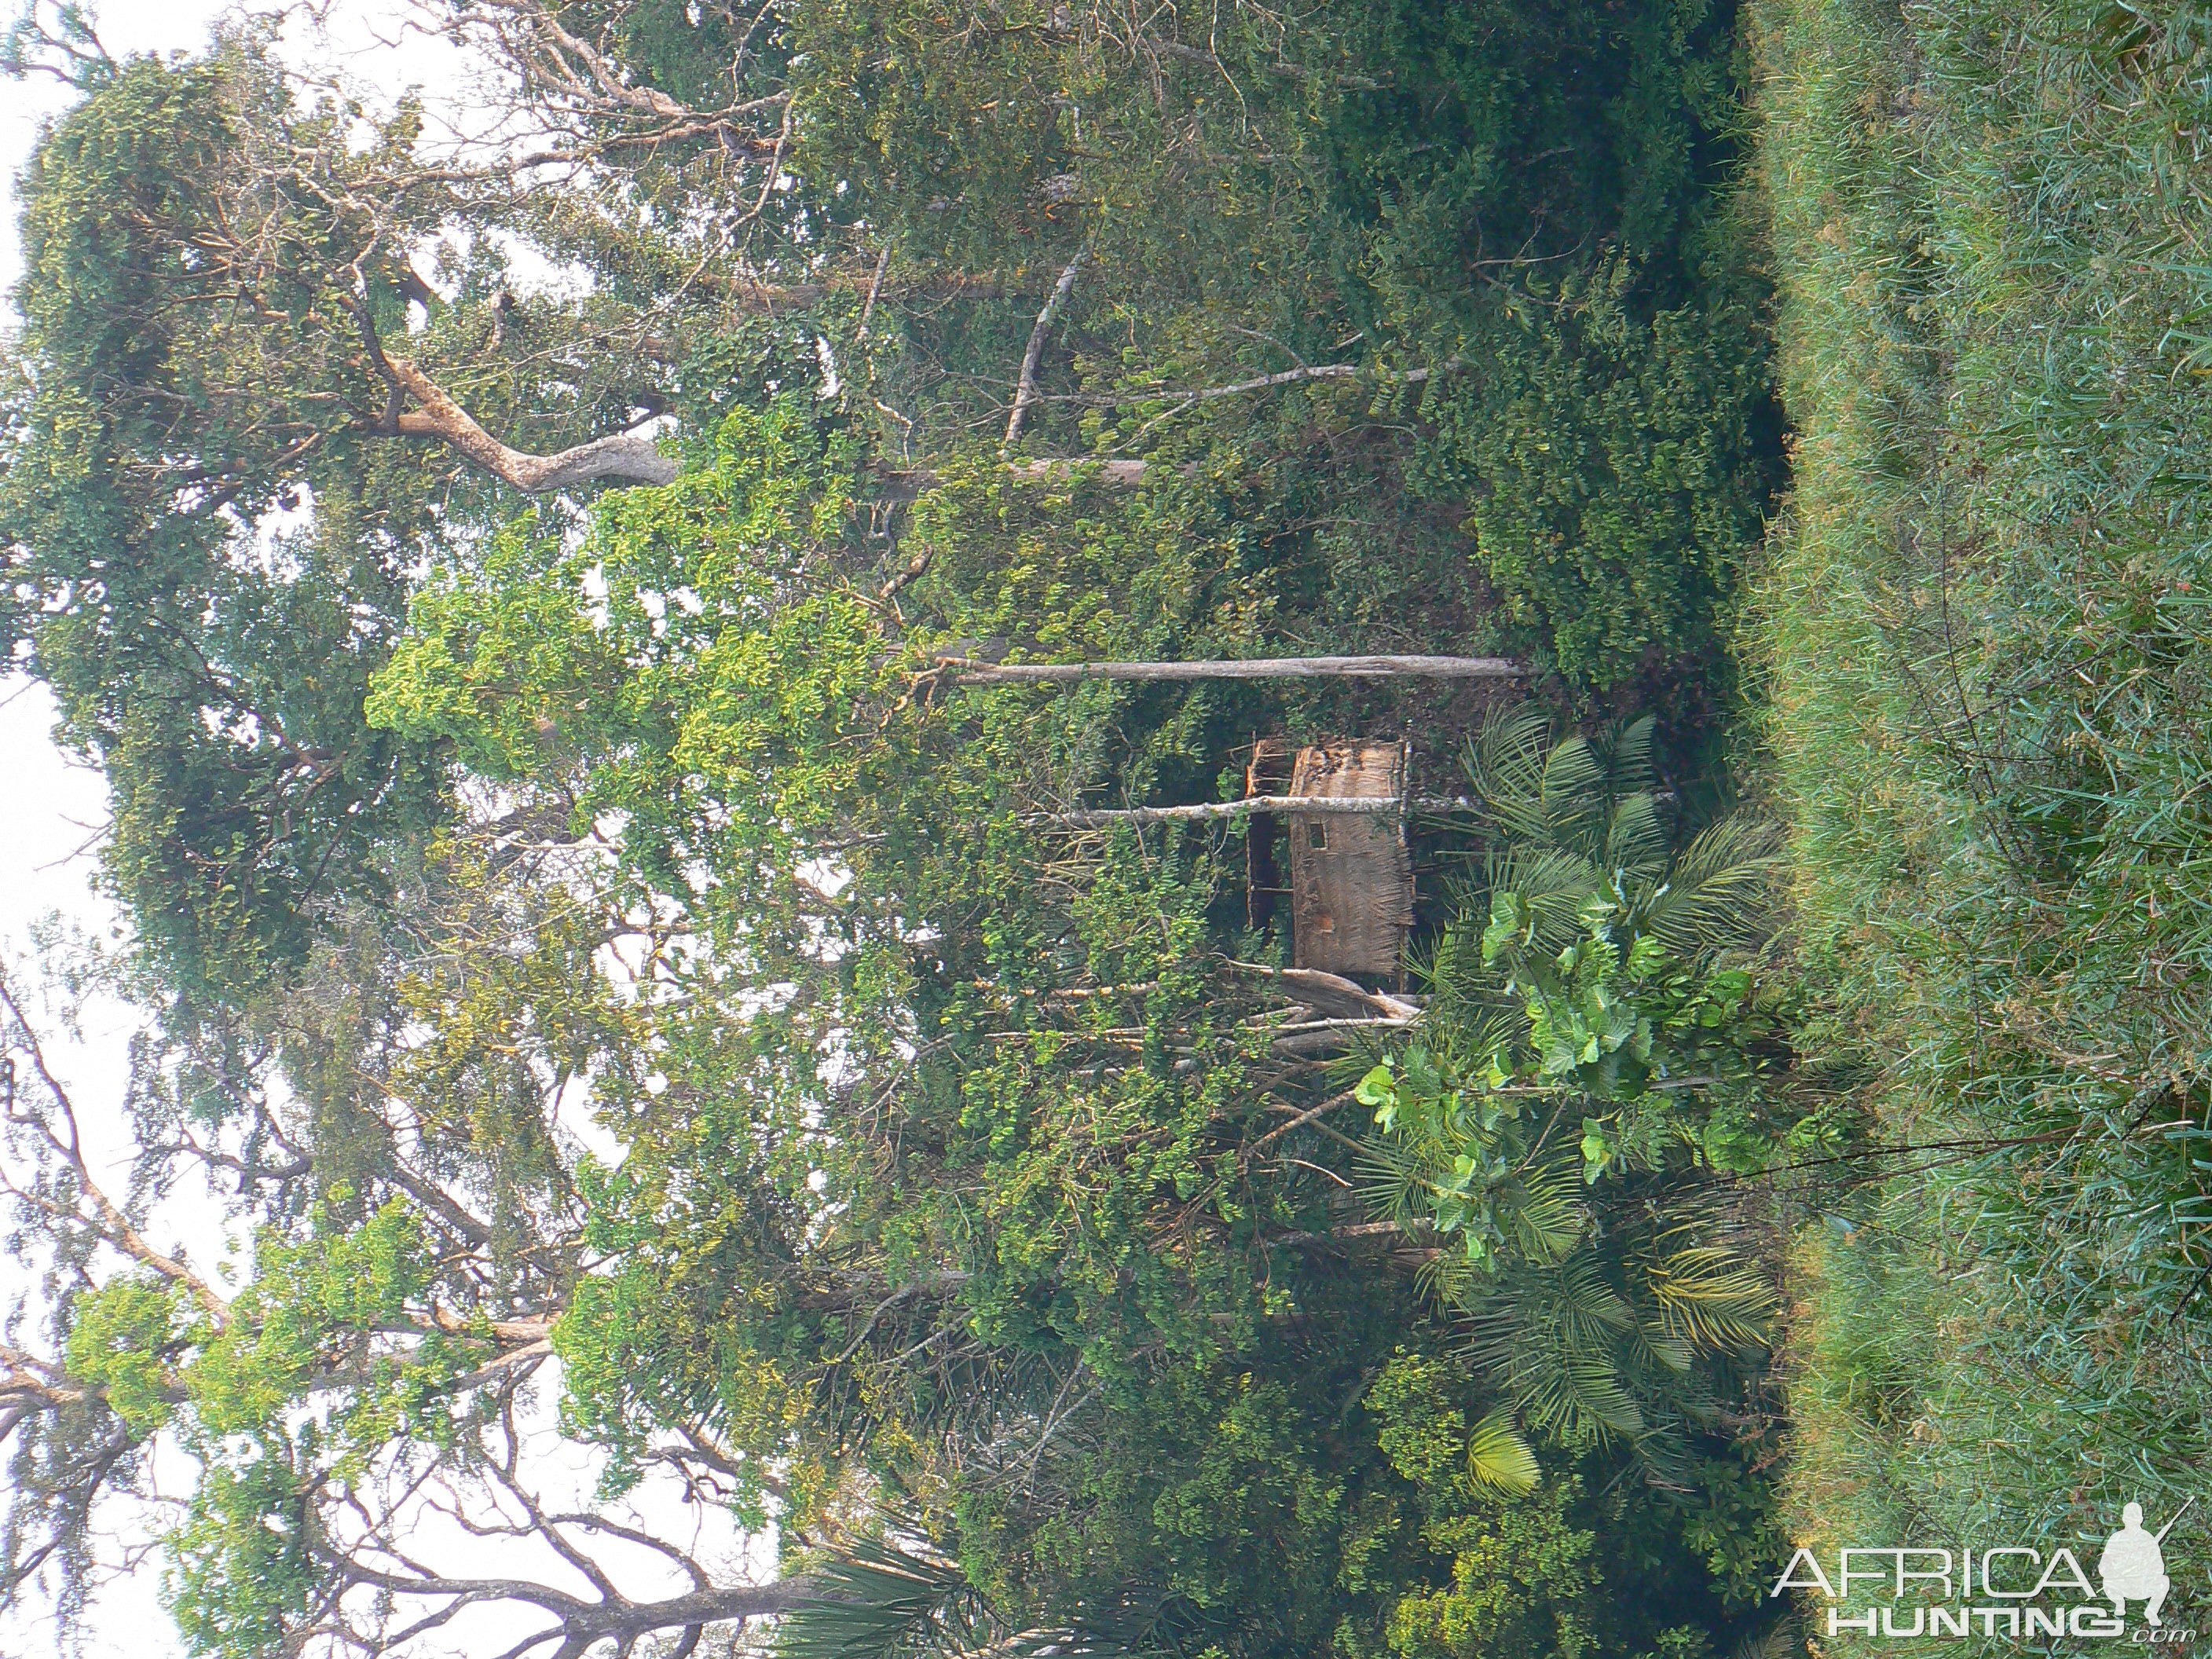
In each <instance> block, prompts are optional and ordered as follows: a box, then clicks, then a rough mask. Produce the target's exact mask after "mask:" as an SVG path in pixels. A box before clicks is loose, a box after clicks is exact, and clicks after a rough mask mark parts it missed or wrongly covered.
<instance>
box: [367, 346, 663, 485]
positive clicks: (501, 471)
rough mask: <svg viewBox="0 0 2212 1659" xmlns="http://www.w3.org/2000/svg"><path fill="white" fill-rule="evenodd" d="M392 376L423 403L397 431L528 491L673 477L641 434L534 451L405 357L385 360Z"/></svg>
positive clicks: (395, 425)
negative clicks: (509, 442) (502, 434)
mask: <svg viewBox="0 0 2212 1659" xmlns="http://www.w3.org/2000/svg"><path fill="white" fill-rule="evenodd" d="M386 362H388V363H389V364H390V366H391V372H392V380H393V381H394V382H395V383H396V384H398V386H401V387H402V388H404V390H405V392H407V394H408V395H409V396H410V397H411V398H414V399H415V401H416V403H417V404H421V405H422V407H421V408H420V409H416V410H406V411H405V412H404V413H402V414H400V415H398V416H396V417H395V418H394V419H393V420H392V423H391V424H392V430H394V431H397V432H398V433H399V434H400V435H403V436H405V437H410V438H435V439H437V440H438V441H440V442H441V443H443V444H446V445H447V446H448V447H451V448H453V449H455V450H458V451H459V453H461V454H463V455H465V456H466V457H467V458H468V459H470V460H471V461H474V462H475V463H476V464H477V465H478V466H480V467H482V468H483V469H484V471H487V472H489V473H490V474H491V475H492V476H493V477H495V478H498V479H500V480H501V482H503V483H509V484H512V485H513V486H514V488H515V489H520V490H522V491H524V492H525V493H526V494H529V495H541V494H543V493H544V492H545V491H546V490H549V489H568V488H570V487H571V486H573V485H575V484H580V483H591V482H592V481H593V480H595V479H599V478H635V479H637V480H639V481H640V482H641V483H649V484H665V483H671V482H672V481H673V480H674V478H675V477H676V472H677V467H676V463H675V462H674V461H671V460H670V459H668V458H667V457H666V456H665V455H663V454H662V453H660V452H659V450H658V449H656V448H655V447H653V440H652V439H651V438H650V437H648V436H647V435H645V434H643V433H641V432H621V433H617V434H615V435H612V436H611V437H605V438H594V439H592V441H590V442H589V443H581V444H577V445H575V446H574V447H571V448H568V449H564V450H562V451H560V452H559V453H556V454H552V455H530V454H526V453H523V452H522V451H521V450H519V449H510V448H508V447H507V446H506V445H505V444H503V443H501V442H500V441H499V440H498V439H496V438H495V437H493V436H492V435H491V434H490V433H489V432H487V431H485V430H484V429H483V428H482V427H481V426H478V425H477V422H476V420H475V418H474V417H473V416H471V415H470V414H469V412H468V411H467V410H465V409H463V408H462V407H461V406H460V405H459V404H457V403H455V402H454V401H453V398H450V397H448V396H447V394H446V392H445V389H444V388H443V387H441V386H439V385H438V384H437V383H436V382H435V380H431V379H430V377H429V376H428V375H427V374H423V373H422V370H420V369H419V368H416V366H415V365H414V364H413V363H412V362H410V361H408V359H406V358H404V357H392V358H388V359H386Z"/></svg>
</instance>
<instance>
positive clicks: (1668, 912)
mask: <svg viewBox="0 0 2212 1659" xmlns="http://www.w3.org/2000/svg"><path fill="white" fill-rule="evenodd" d="M1777 841H1778V837H1777V835H1776V831H1775V829H1774V827H1773V826H1772V825H1771V824H1767V823H1761V822H1759V820H1758V819H1755V818H1752V817H1747V816H1746V815H1744V814H1742V813H1731V814H1729V816H1728V817H1724V818H1723V819H1721V820H1720V821H1719V822H1718V823H1714V824H1711V825H1710V826H1709V827H1707V828H1706V829H1704V830H1702V831H1701V832H1699V835H1698V836H1697V837H1696V839H1695V840H1693V841H1692V842H1691V843H1690V844H1689V845H1688V846H1687V847H1686V848H1683V849H1682V851H1681V853H1680V854H1679V855H1678V856H1677V857H1676V858H1675V860H1674V864H1673V865H1672V866H1670V867H1669V868H1668V872H1667V879H1666V882H1665V883H1664V884H1663V885H1662V886H1661V887H1660V888H1659V889H1658V890H1657V891H1656V893H1654V894H1653V895H1652V896H1651V897H1650V899H1649V900H1648V901H1647V902H1644V904H1643V905H1642V906H1640V907H1639V911H1640V914H1639V915H1638V921H1639V924H1640V925H1641V926H1642V927H1644V929H1645V930H1646V931H1647V932H1649V933H1651V934H1652V935H1653V936H1654V937H1656V939H1658V940H1659V942H1660V943H1661V944H1662V945H1665V946H1666V947H1667V949H1668V951H1669V952H1670V953H1671V954H1673V955H1674V956H1677V957H1682V958H1683V959H1684V960H1686V961H1688V960H1694V959H1696V958H1698V957H1703V956H1708V955H1711V953H1712V952H1713V951H1721V950H1729V949H1741V948H1745V947H1747V946H1749V945H1753V944H1755V943H1756V942H1757V941H1758V939H1759V937H1760V935H1761V934H1762V933H1764V932H1765V924H1766V917H1767V913H1768V909H1769V905H1770V896H1769V895H1770V889H1771V883H1772V881H1773V878H1774V871H1775V868H1776V866H1777V864H1778V847H1777Z"/></svg>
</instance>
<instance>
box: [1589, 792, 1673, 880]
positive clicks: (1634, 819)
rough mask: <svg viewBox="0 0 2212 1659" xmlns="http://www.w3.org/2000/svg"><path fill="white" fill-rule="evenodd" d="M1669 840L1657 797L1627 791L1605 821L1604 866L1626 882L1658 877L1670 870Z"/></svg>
mask: <svg viewBox="0 0 2212 1659" xmlns="http://www.w3.org/2000/svg"><path fill="white" fill-rule="evenodd" d="M1667 842H1668V836H1667V826H1666V824H1665V823H1663V822H1662V819H1661V817H1660V815H1659V800H1658V797H1656V795H1653V794H1651V793H1648V792H1642V791H1639V792H1638V793H1635V794H1632V795H1624V796H1622V797H1621V798H1620V800H1619V801H1617V802H1615V803H1614V805H1613V817H1612V818H1611V819H1610V820H1609V821H1608V822H1607V825H1606V831H1605V852H1604V854H1603V858H1604V861H1605V867H1606V868H1607V870H1609V871H1613V872H1618V874H1617V876H1616V879H1618V880H1620V881H1621V882H1622V883H1623V884H1627V883H1629V882H1632V881H1656V880H1657V879H1658V878H1660V877H1661V876H1662V875H1664V874H1665V873H1666V871H1667Z"/></svg>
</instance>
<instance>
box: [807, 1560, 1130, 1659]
mask: <svg viewBox="0 0 2212 1659" xmlns="http://www.w3.org/2000/svg"><path fill="white" fill-rule="evenodd" d="M811 1577H813V1579H814V1581H815V1583H816V1585H817V1589H816V1592H815V1594H814V1595H811V1596H810V1597H809V1598H808V1599H807V1600H806V1601H803V1602H801V1603H800V1604H799V1606H797V1607H793V1609H792V1610H791V1611H790V1612H788V1613H785V1614H784V1615H783V1616H782V1617H781V1619H780V1620H778V1621H777V1624H776V1631H775V1653H776V1655H777V1656H778V1659H1045V1656H1048V1655H1050V1656H1054V1659H1148V1656H1151V1655H1152V1654H1154V1653H1155V1652H1156V1651H1157V1650H1156V1649H1155V1648H1154V1647H1153V1646H1152V1644H1150V1643H1149V1642H1148V1641H1146V1634H1148V1633H1149V1632H1140V1633H1139V1634H1137V1635H1136V1636H1135V1638H1134V1639H1133V1638H1132V1636H1131V1635H1130V1634H1129V1633H1128V1632H1127V1631H1126V1630H1125V1629H1124V1628H1123V1627H1124V1626H1128V1625H1129V1623H1130V1621H1129V1620H1128V1618H1127V1611H1126V1610H1125V1609H1110V1610H1107V1611H1108V1616H1107V1617H1105V1618H1103V1619H1100V1620H1091V1621H1079V1622H1075V1623H1072V1624H1064V1625H1050V1626H1026V1625H1022V1624H1019V1623H1017V1622H1015V1621H1013V1620H1008V1619H1006V1618H1004V1617H1003V1616H1001V1615H1000V1613H999V1611H998V1610H997V1609H996V1608H994V1607H992V1606H991V1604H990V1602H989V1601H987V1600H986V1599H985V1598H984V1596H983V1595H982V1593H981V1591H979V1590H977V1589H975V1587H974V1586H973V1585H972V1584H970V1583H969V1582H968V1577H967V1575H966V1573H965V1572H964V1571H962V1569H961V1568H960V1566H959V1565H958V1564H957V1562H953V1561H951V1560H948V1559H945V1558H944V1557H942V1556H940V1555H939V1554H937V1553H935V1552H934V1551H932V1550H929V1549H928V1548H927V1547H918V1548H917V1547H909V1546H908V1544H905V1543H901V1542H898V1541H894V1540H893V1539H891V1538H889V1537H882V1538H857V1539H854V1540H852V1541H849V1542H848V1544H847V1545H846V1546H845V1547H843V1548H842V1549H841V1550H839V1551H838V1553H836V1555H835V1556H834V1557H832V1558H831V1559H830V1560H829V1561H828V1562H827V1563H825V1564H823V1565H822V1566H820V1567H817V1569H815V1571H814V1572H813V1573H812V1575H811ZM1138 1622H1139V1623H1143V1624H1146V1625H1149V1624H1151V1623H1156V1622H1157V1620H1150V1621H1147V1620H1139V1621H1138Z"/></svg>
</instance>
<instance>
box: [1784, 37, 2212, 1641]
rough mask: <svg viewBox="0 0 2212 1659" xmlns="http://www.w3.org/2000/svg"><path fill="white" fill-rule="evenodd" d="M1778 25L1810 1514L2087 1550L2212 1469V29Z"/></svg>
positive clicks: (1868, 1533) (1789, 717)
mask: <svg viewBox="0 0 2212 1659" xmlns="http://www.w3.org/2000/svg"><path fill="white" fill-rule="evenodd" d="M1753 31H1754V36H1755V40H1756V46H1757V50H1758V52H1759V63H1760V77H1761V78H1760V88H1759V102H1760V111H1759V112H1760V115H1761V118H1762V122H1763V128H1762V133H1761V140H1760V149H1759V170H1760V182H1761V187H1762V191H1763V199H1764V201H1765V205H1766V209H1767V210H1768V212H1769V213H1770V214H1771V234H1772V242H1773V249H1774V258H1775V269H1776V274H1777V278H1778V283H1779V286H1780V289H1781V296H1780V301H1779V307H1780V311H1779V319H1778V329H1779V336H1780V352H1781V365H1782V374H1783V379H1784V398H1785V402H1786V404H1787V407H1788V410H1789V414H1790V421H1791V424H1792V426H1793V428H1795V431H1796V447H1795V452H1794V454H1793V458H1792V459H1793V464H1794V483H1793V489H1792V494H1791V496H1790V500H1789V502H1788V506H1787V510H1786V513H1785V514H1784V518H1783V520H1782V521H1781V522H1779V523H1778V525H1777V526H1775V528H1774V531H1773V532H1772V534H1771V550H1770V559H1771V565H1770V568H1769V569H1768V570H1767V571H1766V573H1765V577H1764V580H1763V586H1762V588H1761V592H1760V593H1759V599H1758V601H1757V605H1756V611H1755V614H1754V616H1753V619H1752V622H1751V623H1750V626H1749V629H1748V645H1749V652H1748V654H1749V655H1750V656H1751V657H1752V658H1753V660H1754V662H1755V665H1756V672H1757V675H1758V678H1759V682H1760V690H1761V692H1762V695H1763V699H1764V707H1765V715H1764V718H1765V737H1766V739H1767V744H1768V748H1769V751H1770V753H1771V759H1772V771H1773V783H1774V787H1775V788H1776V790H1777V792H1778V794H1779V796H1780V798H1781V800H1782V802H1783V804H1784V806H1785V807H1786V810H1787V813H1788V816H1789V818H1790V825H1791V851H1792V856H1793V862H1794V869H1795V872H1796V876H1795V880H1796V894H1795V897H1796V905H1797V915H1798V926H1799V929H1800V937H1799V939H1798V941H1797V943H1798V949H1799V952H1800V958H1801V961H1802V963H1803V964H1804V966H1805V968H1806V969H1807V971H1808V975H1810V977H1811V979H1812V981H1813V984H1814V988H1815V989H1816V991H1817V992H1818V993H1819V994H1820V997H1821V999H1822V1000H1823V1002H1824V1006H1826V1008H1827V1010H1828V1011H1829V1012H1827V1013H1826V1016H1825V1017H1824V1018H1822V1019H1821V1020H1820V1022H1818V1023H1816V1024H1814V1026H1812V1027H1811V1028H1810V1029H1808V1030H1807V1031H1805V1032H1804V1033H1803V1035H1802V1042H1803V1047H1804V1049H1805V1051H1806V1052H1807V1053H1808V1054H1811V1055H1813V1056H1814V1057H1815V1058H1817V1059H1823V1060H1826V1061H1828V1062H1830V1063H1831V1064H1833V1065H1836V1066H1841V1067H1844V1068H1845V1069H1846V1070H1847V1071H1850V1072H1851V1073H1854V1074H1855V1075H1856V1076H1857V1078H1858V1079H1860V1080H1861V1086H1862V1088H1863V1101H1864V1103H1865V1104H1866V1106H1867V1107H1868V1109H1869V1114H1870V1120H1871V1124H1872V1126H1873V1130H1874V1133H1872V1134H1871V1136H1870V1137H1869V1141H1870V1144H1869V1149H1868V1150H1867V1151H1866V1152H1865V1154H1864V1155H1863V1156H1862V1157H1859V1158H1856V1159H1854V1160H1850V1161H1846V1162H1844V1163H1840V1164H1833V1165H1831V1166H1829V1167H1828V1168H1826V1169H1824V1170H1820V1171H1818V1172H1817V1174H1818V1175H1819V1176H1820V1181H1819V1184H1818V1185H1817V1186H1816V1187H1815V1188H1813V1189H1811V1190H1810V1191H1809V1193H1808V1196H1809V1198H1810V1199H1811V1200H1812V1202H1811V1204H1810V1205H1809V1206H1808V1214H1810V1215H1811V1216H1812V1219H1811V1221H1810V1222H1809V1223H1808V1225H1806V1226H1805V1227H1804V1228H1803V1229H1802V1231H1800V1233H1799V1236H1798V1241H1797V1244H1796V1307H1795V1310H1794V1313H1793V1322H1794V1334H1793V1338H1792V1346H1791V1352H1790V1382H1791V1409H1792V1413H1793V1416H1794V1419H1795V1424H1796V1428H1795V1451H1794V1456H1793V1473H1792V1474H1791V1477H1790V1480H1791V1501H1792V1504H1793V1505H1794V1510H1795V1515H1796V1529H1797V1531H1798V1532H1799V1534H1801V1536H1802V1540H1803V1541H1807V1542H1817V1543H1819V1544H1820V1545H1821V1546H1822V1547H1824V1548H1828V1549H1832V1547H1834V1546H1836V1545H1838V1544H1853V1543H1860V1544H1869V1545H1875V1544H1887V1543H1900V1544H1901V1543H1916V1542H1917V1543H1942V1542H1948V1543H1950V1544H1953V1545H1954V1546H1955V1545H1957V1544H1958V1543H1960V1542H1985V1543H1998V1542H2003V1543H2015V1542H2017V1543H2022V1544H2027V1545H2031V1546H2036V1547H2041V1548H2043V1549H2045V1550H2046V1551H2047V1550H2049V1549H2051V1548H2052V1547H2056V1546H2057V1544H2059V1543H2066V1544H2069V1545H2071V1546H2073V1547H2075V1549H2076V1550H2077V1553H2078V1551H2079V1550H2080V1548H2081V1546H2082V1544H2083V1543H2085V1542H2086V1543H2087V1544H2089V1545H2090V1546H2091V1547H2094V1546H2095V1545H2097V1544H2098V1543H2100V1542H2101V1541H2102V1539H2103V1538H2104V1537H2105V1535H2106V1534H2108V1533H2109V1532H2110V1531H2112V1528H2114V1527H2115V1526H2117V1525H2118V1512H2119V1509H2120V1506H2121V1504H2123V1503H2124V1502H2126V1501H2129V1500H2131V1499H2132V1500H2136V1501H2140V1502H2142V1504H2144V1506H2145V1508H2146V1510H2148V1511H2149V1512H2150V1514H2151V1515H2152V1516H2153V1520H2152V1522H2151V1524H2152V1525H2153V1526H2154V1527H2155V1526H2157V1525H2160V1524H2162V1522H2163V1518H2164V1517H2166V1516H2170V1515H2171V1514H2172V1512H2173V1511H2174V1510H2176V1509H2178V1508H2179V1506H2180V1504H2181V1503H2182V1501H2183V1498H2184V1496H2185V1494H2187V1493H2190V1492H2193V1491H2197V1490H2199V1489H2200V1487H2201V1482H2202V1480H2203V1476H2204V1474H2205V1473H2206V1472H2207V1469H2208V1466H2212V1435H2208V1431H2207V1429H2206V1425H2205V1422H2204V1418H2203V1409H2202V1389H2203V1378H2204V1370H2203V1365H2204V1358H2205V1356H2206V1355H2207V1354H2208V1353H2212V1265H2208V1264H2212V1238H2208V1237H2206V1236H2205V1231H2204V1230H2205V1223H2206V1219H2207V1217H2206V1206H2207V1202H2208V1198H2212V1188H2208V1186H2207V1181H2206V1173H2207V1169H2208V1164H2207V1157H2208V1152H2207V1148H2208V1146H2212V1093H2208V1086H2207V1068H2208V1054H2207V1046H2206V1044H2207V1031H2208V1029H2212V1028H2209V1027H2208V1021H2207V1013H2208V1009H2207V1006H2206V1003H2207V980H2206V968H2207V964H2208V957H2209V956H2212V793H2208V789H2207V781H2208V779H2212V612H2208V610H2207V605H2208V601H2212V572H2208V568H2207V563H2206V557H2205V554H2206V550H2207V547H2208V544H2212V462H2208V459H2207V457H2208V455H2212V445H2208V441H2207V440H2208V438H2212V214H2208V211H2207V210H2208V207H2212V198H2208V196H2207V194H2206V190H2207V186H2208V183H2212V169H2208V167H2207V156H2206V154H2205V151H2206V148H2207V145H2208V143H2212V136H2208V134H2207V133H2206V131H2205V127H2206V123H2207V118H2208V115H2212V15H2208V14H2207V13H2206V12H2204V11H2203V10H2202V9H2190V8H2176V9H2171V10H2170V11H2169V10H2165V9H2161V10H2160V12H2159V13H2158V14H2157V15H2153V14H2152V9H2148V8H2144V9H2136V8H2135V7H2133V6H2130V5H2127V4H2123V3H2114V0H2035V3H2032V4H2025V5H2024V4H2021V3H2019V0H1947V3H1945V4H1943V5H1941V6H1919V5H1909V6H1905V7H1903V8H1901V9H1900V8H1899V7H1898V6H1896V5H1895V4H1884V3H1879V0H1765V3H1762V4H1760V5H1759V6H1758V7H1757V8H1756V9H1755V10H1754V12H1753ZM1910 1148H1921V1149H1923V1150H1920V1151H1917V1152H1916V1151H1910V1150H1906V1149H1910ZM1836 1170H1843V1171H1844V1172H1846V1173H1844V1174H1843V1175H1837V1174H1835V1173H1834V1171H1836ZM1810 1173H1814V1172H1808V1174H1810ZM2208 1536H2212V1534H2208V1531H2207V1528H2206V1527H2205V1526H2204V1524H2203V1522H2202V1521H2201V1520H2199V1519H2197V1518H2195V1517H2192V1519H2191V1521H2189V1522H2185V1523H2184V1525H2183V1526H2182V1527H2181V1528H2178V1529H2177V1530H2176V1532H2175V1533H2174V1534H2173V1535H2172V1537H2170V1538H2169V1539H2168V1540H2167V1542H2166V1551H2167V1558H2168V1562H2169V1570H2170V1571H2172V1577H2173V1579H2174V1583H2175V1586H2176V1591H2175V1600H2174V1602H2173V1604H2172V1608H2171V1609H2170V1610H2169V1611H2168V1613H2167V1614H2166V1618H2167V1620H2168V1621H2169V1623H2174V1624H2179V1625H2182V1626H2187V1625H2190V1624H2191V1623H2195V1622H2199V1621H2200V1620H2201V1618H2202V1616H2203V1613H2205V1612H2206V1611H2212V1599H2208V1596H2207V1592H2206V1588H2205V1586H2206V1584H2207V1571H2208V1569H2212V1547H2208V1543H2207V1539H2208ZM1931 1645H1932V1644H1931Z"/></svg>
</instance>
